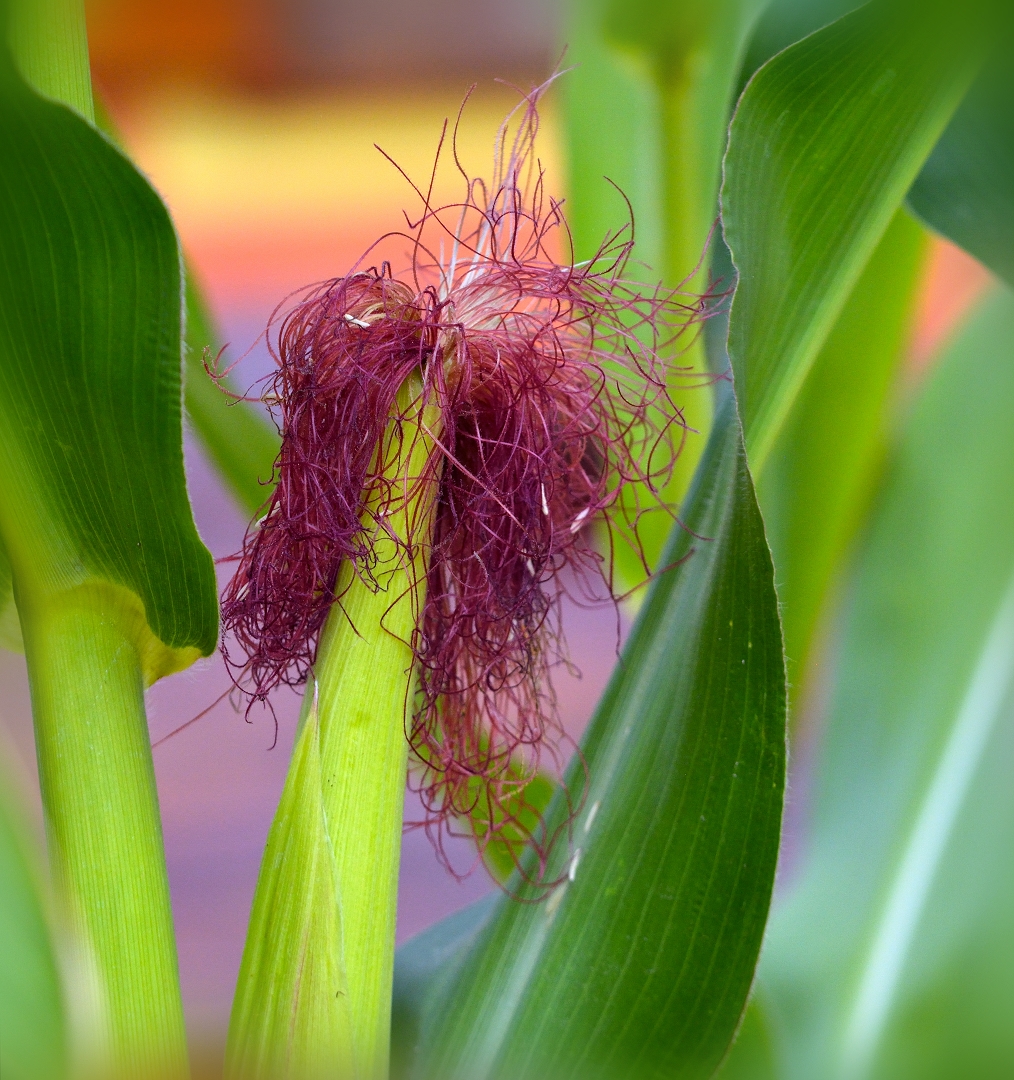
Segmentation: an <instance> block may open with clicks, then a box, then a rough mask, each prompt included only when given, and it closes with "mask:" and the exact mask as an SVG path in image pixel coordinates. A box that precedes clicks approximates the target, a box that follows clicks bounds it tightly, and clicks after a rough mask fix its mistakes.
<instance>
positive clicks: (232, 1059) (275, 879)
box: [228, 708, 368, 1080]
mask: <svg viewBox="0 0 1014 1080" xmlns="http://www.w3.org/2000/svg"><path fill="white" fill-rule="evenodd" d="M363 869H364V873H366V872H368V868H366V867H364V868H363ZM353 1060H354V1055H353V1049H352V1013H351V1010H350V1008H349V1000H348V984H347V980H346V976H345V966H344V963H343V961H342V927H341V899H340V895H339V892H338V878H337V871H336V867H335V860H334V854H333V852H332V849H331V841H330V839H329V837H328V831H327V822H326V820H325V816H324V800H323V796H322V776H321V760H320V725H319V722H318V719H317V710H316V708H311V710H310V714H309V717H308V719H307V722H306V723H304V724H303V727H302V731H301V732H300V735H299V738H298V740H297V742H296V746H295V749H294V750H293V754H292V764H291V765H290V767H289V773H288V776H287V777H286V780H285V788H284V790H283V791H282V798H281V800H280V802H279V804H278V810H277V811H276V813H275V818H274V821H273V822H272V824H271V830H270V832H269V833H268V841H267V846H266V847H265V850H264V859H263V861H262V863H261V872H260V877H259V879H258V882H257V894H256V902H255V903H254V906H253V911H252V912H251V916H250V928H249V931H248V935H247V945H246V948H245V950H244V952H243V962H242V965H241V967H240V971H239V980H238V982H237V986H236V999H235V1002H234V1003H233V1012H232V1021H231V1023H230V1026H229V1051H228V1066H229V1072H228V1075H229V1076H233V1077H237V1078H238V1080H259V1078H264V1080H284V1078H286V1077H291V1078H293V1080H314V1078H316V1077H321V1078H323V1077H325V1076H336V1075H337V1076H341V1077H344V1076H351V1075H353Z"/></svg>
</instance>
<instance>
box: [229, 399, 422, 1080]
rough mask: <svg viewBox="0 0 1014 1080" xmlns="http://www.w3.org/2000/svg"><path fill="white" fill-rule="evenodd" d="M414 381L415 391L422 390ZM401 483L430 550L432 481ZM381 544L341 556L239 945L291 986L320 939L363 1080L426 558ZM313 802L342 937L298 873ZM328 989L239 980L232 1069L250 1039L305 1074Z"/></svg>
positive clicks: (407, 528) (373, 1033) (414, 449)
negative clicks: (320, 913) (273, 992)
mask: <svg viewBox="0 0 1014 1080" xmlns="http://www.w3.org/2000/svg"><path fill="white" fill-rule="evenodd" d="M413 383H416V380H413ZM411 389H412V390H413V391H414V392H416V393H417V392H418V385H417V384H416V385H414V386H413V387H411ZM407 393H408V389H406V390H404V391H403V393H402V395H400V397H399V401H400V402H401V407H404V400H405V399H406V396H407ZM405 429H406V450H405V453H404V455H403V457H402V459H401V460H400V461H399V462H397V464H396V466H395V467H396V469H397V470H398V474H399V475H402V476H403V477H408V478H418V477H419V476H421V474H422V473H423V471H424V464H425V461H426V458H427V456H428V453H429V449H430V445H431V444H430V441H429V439H428V438H427V437H426V436H424V435H422V434H420V430H421V429H420V428H419V427H417V426H416V425H414V424H412V423H407V424H406V425H405ZM406 485H407V487H408V489H409V490H408V492H407V494H408V495H410V496H411V497H410V498H407V499H406V500H405V502H404V504H403V505H402V507H401V508H400V509H398V510H397V511H396V512H392V514H391V516H390V518H389V519H388V524H389V525H390V528H391V531H392V533H393V534H394V535H395V536H398V537H406V536H411V537H413V539H415V540H421V541H424V546H425V541H427V540H428V532H429V528H430V521H429V515H430V511H431V506H432V497H433V494H434V493H433V491H432V488H431V487H430V486H428V485H422V484H418V483H413V482H412V481H411V480H407V481H406ZM374 552H375V555H376V565H375V566H374V568H373V571H372V577H373V581H371V582H369V583H367V582H366V581H363V580H361V579H360V578H359V577H358V576H353V574H352V570H351V567H349V566H348V565H346V567H345V568H344V570H343V576H342V578H341V580H340V581H339V584H338V588H337V593H338V595H339V596H340V598H341V599H340V603H336V604H335V605H334V607H333V608H332V611H331V614H330V616H329V618H328V621H327V623H326V624H325V627H324V631H323V635H322V639H321V643H320V647H319V650H318V656H317V663H316V665H315V673H314V674H315V681H314V682H312V683H311V684H310V685H309V686H308V688H307V697H308V701H307V705H306V707H305V708H304V715H305V717H306V719H305V722H304V724H303V729H302V731H301V733H300V735H299V741H298V743H297V752H296V754H295V755H294V758H293V763H292V766H291V767H290V776H289V779H288V781H287V782H286V793H285V795H284V796H283V799H282V805H281V806H280V807H279V810H278V816H276V819H275V825H274V826H273V829H272V837H273V838H274V837H276V836H278V837H279V840H278V843H275V842H274V839H273V840H272V842H271V843H269V850H268V852H267V853H266V854H265V861H264V867H263V868H262V871H261V878H260V880H259V881H258V885H257V893H256V896H255V898H254V906H253V914H252V916H251V922H250V930H249V934H248V938H247V944H246V952H245V954H244V971H248V970H252V965H253V964H254V960H253V958H254V957H256V965H257V971H258V975H257V979H258V980H263V985H270V984H271V983H272V981H278V982H279V983H280V984H281V985H282V986H292V985H293V984H294V979H295V977H296V972H295V968H296V964H297V962H298V959H299V956H300V955H301V954H300V952H299V948H298V942H301V941H303V940H304V939H308V936H311V935H312V936H313V940H312V943H311V944H310V945H309V946H308V948H309V949H310V951H313V952H316V951H319V950H330V953H331V960H330V961H329V963H331V964H332V965H333V966H334V968H335V970H337V969H338V967H342V968H343V969H344V972H345V980H346V987H347V993H348V998H347V1011H348V1018H349V1023H350V1025H351V1041H352V1055H353V1059H354V1060H353V1062H352V1064H351V1065H348V1066H347V1070H346V1072H345V1073H341V1072H338V1071H336V1072H334V1073H332V1075H337V1076H343V1075H348V1076H352V1075H354V1076H356V1077H358V1078H362V1080H373V1078H379V1077H384V1076H386V1074H387V1063H388V1057H389V1052H390V1032H391V983H392V978H393V970H394V929H395V916H396V912H397V895H398V865H399V860H400V854H401V828H402V814H403V804H404V798H405V778H406V771H407V767H408V742H407V739H406V733H405V724H406V710H407V709H408V708H409V706H410V702H411V696H412V666H413V654H412V650H411V647H410V645H409V642H410V641H411V638H412V632H413V629H414V627H415V624H416V620H417V617H418V615H419V612H420V610H421V607H422V604H423V601H424V587H423V583H422V577H421V574H422V569H423V567H422V564H421V561H418V559H417V561H416V563H415V564H411V563H410V562H409V557H408V556H407V555H406V553H405V550H404V547H403V546H402V545H401V544H400V543H398V542H396V541H395V540H394V539H393V538H392V536H391V535H389V534H388V533H387V532H385V531H382V530H380V531H378V535H377V537H376V539H375V541H374ZM314 725H316V727H317V729H318V736H317V737H318V739H319V774H318V773H316V772H315V771H314V770H312V769H310V768H308V767H306V766H305V765H304V764H303V757H304V755H305V754H306V753H308V751H306V750H305V742H306V740H307V738H308V734H307V733H308V732H309V731H310V730H312V729H313V727H314ZM297 772H298V773H299V775H298V777H297V778H294V776H293V774H295V773H297ZM301 802H302V803H305V805H304V806H303V809H301V810H300V811H298V813H299V815H300V817H299V821H301V822H302V823H303V824H302V826H301V828H302V831H301V832H300V831H298V830H296V829H295V828H293V829H291V830H290V831H289V832H288V834H287V835H285V836H284V842H283V836H282V832H281V828H282V827H281V825H280V824H279V822H280V820H281V818H282V817H283V815H289V814H296V813H297V811H296V810H294V809H293V807H294V806H295V804H297V803H301ZM307 807H310V808H312V807H322V810H323V820H324V822H325V823H326V830H327V839H328V842H329V845H330V848H329V850H330V852H331V857H332V858H333V872H334V880H335V881H336V882H337V894H338V906H339V907H340V910H341V933H340V938H339V937H338V936H337V935H335V934H334V933H331V932H330V931H329V930H328V928H327V927H326V926H325V925H324V924H321V923H316V922H313V921H312V919H313V916H312V904H311V902H310V899H309V898H310V897H311V895H312V894H313V892H314V890H315V889H319V888H321V887H322V886H321V885H320V883H319V881H318V880H317V878H316V877H315V876H314V873H313V872H311V870H310V869H309V864H308V863H307V864H306V865H305V866H303V869H302V871H300V869H299V868H300V865H301V859H300V857H299V855H298V854H295V853H296V852H299V851H303V852H305V851H308V850H309V849H310V847H311V846H312V845H313V844H317V843H319V841H318V840H317V839H314V837H315V836H316V831H315V830H317V829H318V824H317V822H318V820H319V818H318V816H317V811H316V810H310V809H307ZM290 859H291V860H292V869H291V871H287V872H289V873H290V875H291V876H290V877H289V878H288V886H287V889H288V890H290V893H289V894H288V895H289V899H288V900H287V901H286V904H287V905H288V907H287V910H290V911H291V912H293V913H297V912H299V911H302V912H303V914H302V921H300V919H298V918H295V917H292V918H288V921H287V923H286V925H285V927H284V928H283V929H284V933H283V932H282V929H280V928H279V926H278V924H277V923H275V922H273V921H272V919H271V917H270V916H269V915H268V914H266V912H269V911H270V909H271V908H272V905H273V904H275V903H276V902H277V901H276V899H275V891H274V890H275V886H274V884H273V883H274V881H275V879H276V877H277V876H278V875H280V874H281V873H282V871H281V869H279V860H290ZM286 865H287V864H286ZM292 894H297V895H298V896H299V897H302V899H297V897H296V895H292ZM300 905H302V907H300ZM246 977H247V978H249V977H250V976H246ZM329 992H330V989H329V987H327V986H325V984H323V983H320V984H316V985H315V988H314V989H313V990H312V992H308V991H307V990H306V988H305V987H304V988H303V992H301V993H300V994H299V996H298V999H292V998H291V997H290V998H284V997H282V998H278V999H269V998H267V997H265V995H264V994H256V995H254V997H253V999H251V1000H250V1001H249V1003H248V1001H247V997H248V995H250V994H252V990H251V989H249V988H244V987H241V994H240V995H239V996H238V997H237V1003H236V1007H235V1009H234V1012H233V1018H232V1026H231V1031H230V1068H231V1069H232V1075H234V1076H237V1077H242V1078H243V1080H245V1078H246V1077H247V1076H251V1075H252V1076H254V1077H259V1076H261V1075H269V1074H266V1073H260V1072H257V1071H254V1072H247V1073H243V1072H241V1071H238V1070H239V1068H240V1066H241V1065H243V1064H245V1063H247V1062H248V1061H249V1060H251V1054H252V1053H253V1051H252V1050H251V1047H254V1046H256V1047H257V1048H258V1050H257V1053H258V1054H259V1055H260V1056H259V1058H258V1060H259V1061H264V1062H267V1061H270V1062H272V1063H278V1064H279V1068H278V1070H277V1071H276V1072H275V1073H273V1074H270V1075H272V1076H273V1077H275V1076H277V1077H283V1078H287V1077H291V1078H292V1080H296V1078H297V1077H298V1078H299V1080H302V1077H303V1076H304V1075H305V1074H304V1073H303V1072H299V1071H298V1069H296V1067H295V1065H291V1066H289V1065H286V1066H285V1067H284V1068H283V1067H281V1063H282V1061H283V1057H282V1053H281V1051H282V1048H283V1046H284V1047H287V1052H288V1054H289V1057H288V1058H286V1059H284V1060H285V1061H288V1062H293V1063H295V1062H297V1061H299V1060H302V1058H301V1055H304V1056H305V1055H306V1054H307V1053H308V1049H307V1048H306V1047H301V1046H296V1045H295V1043H294V1041H293V1040H298V1039H301V1038H303V1037H304V1036H305V1037H306V1038H309V1033H310V1032H311V1030H312V1026H311V1024H310V1022H309V1021H308V1020H307V1019H306V1016H307V1014H310V1015H319V1013H320V1011H321V1010H322V1009H323V1008H324V1007H325V1005H326V1004H327V1003H326V1002H324V1001H322V1000H318V999H316V998H315V997H314V994H318V995H322V994H325V993H329ZM285 1016H288V1017H291V1022H292V1024H293V1029H292V1030H293V1032H294V1034H292V1035H291V1036H290V1035H287V1034H286V1029H285V1027H284V1024H283V1023H282V1021H283V1019H284V1017H285ZM286 1040H288V1041H287V1042H286ZM269 1042H270V1043H271V1045H268V1043H269Z"/></svg>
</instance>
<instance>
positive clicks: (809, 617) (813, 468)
mask: <svg viewBox="0 0 1014 1080" xmlns="http://www.w3.org/2000/svg"><path fill="white" fill-rule="evenodd" d="M926 252H927V243H926V232H925V230H924V229H922V228H921V227H920V226H919V225H918V224H917V223H916V222H915V221H913V219H912V218H911V217H910V216H909V215H908V214H906V213H905V212H904V211H903V210H901V211H899V212H898V213H897V214H896V215H895V218H894V221H893V222H892V223H891V225H890V226H889V227H888V229H887V232H886V233H885V234H884V237H883V239H882V240H881V241H880V244H879V246H878V247H877V249H876V251H875V252H874V253H873V256H872V257H871V259H870V261H869V262H868V263H867V265H866V269H865V270H864V271H863V274H862V276H861V277H860V279H859V281H858V283H857V284H856V286H855V288H854V289H853V290H852V293H851V295H850V296H849V298H848V300H847V302H846V304H845V307H844V309H843V310H842V312H841V314H840V315H839V316H838V320H837V322H836V323H835V324H834V327H833V329H832V330H831V332H830V334H829V335H828V337H827V340H826V341H825V343H824V347H823V348H822V349H821V351H820V353H819V354H818V355H817V357H816V359H815V360H814V363H813V367H812V369H811V370H810V373H809V375H808V376H807V378H806V382H805V383H804V384H803V387H802V390H801V391H800V393H799V396H798V397H797V398H796V401H795V403H794V405H793V407H792V410H791V412H790V413H789V416H788V419H787V420H786V422H785V426H784V427H783V428H782V430H781V433H780V435H779V437H778V439H777V441H776V442H775V444H774V448H773V449H772V451H771V455H770V457H769V458H768V461H767V465H766V466H765V469H764V471H763V473H762V475H761V478H760V481H759V483H758V485H757V498H758V500H759V502H760V505H761V510H762V511H763V513H764V524H765V526H766V528H767V534H768V539H769V540H770V542H771V551H772V555H773V557H774V563H775V568H776V573H775V577H776V580H777V583H778V598H779V600H780V601H781V604H782V625H783V628H784V631H785V652H786V655H787V657H788V660H789V683H790V685H797V686H798V685H799V682H800V680H801V679H802V678H805V674H806V662H807V657H808V655H809V649H810V644H811V639H812V636H813V632H814V626H815V624H816V622H817V618H818V616H819V615H820V613H821V610H822V608H823V605H824V603H825V598H826V596H827V593H828V590H829V588H830V586H831V584H832V582H833V581H834V579H835V577H836V573H837V572H838V570H839V568H840V567H841V565H842V561H843V559H844V558H845V556H846V553H847V552H848V550H849V547H850V543H851V541H852V539H853V537H854V536H855V533H856V530H857V528H858V527H859V525H860V524H861V522H862V521H863V519H864V517H865V513H866V509H867V507H868V504H869V499H870V495H871V492H872V489H873V486H874V483H875V480H876V479H877V474H878V472H879V468H880V466H881V464H882V461H883V456H884V454H885V452H886V444H887V437H888V432H889V425H890V420H891V417H892V415H893V409H892V408H891V406H892V405H893V404H894V397H895V393H896V392H897V390H898V375H899V368H900V366H901V364H902V363H903V361H904V358H905V350H906V347H907V345H908V336H909V335H908V332H909V330H910V328H911V325H912V321H913V318H914V312H913V307H914V303H915V301H916V300H917V298H918V286H919V284H920V283H921V281H922V273H923V268H924V265H925V255H926Z"/></svg>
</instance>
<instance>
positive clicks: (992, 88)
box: [908, 33, 1014, 284]
mask: <svg viewBox="0 0 1014 1080" xmlns="http://www.w3.org/2000/svg"><path fill="white" fill-rule="evenodd" d="M1011 56H1012V48H1011V40H1010V35H1009V33H1008V34H1007V35H1006V37H1005V38H1004V40H1003V43H1002V47H1001V48H998V49H997V50H996V52H995V55H994V57H993V59H992V62H991V63H990V64H989V65H988V66H987V67H986V69H985V70H984V71H983V72H982V74H981V75H980V77H979V78H978V79H977V80H976V83H975V85H974V86H973V87H972V89H971V90H970V91H969V94H968V98H967V99H966V100H965V101H964V102H963V103H962V105H961V108H960V109H959V110H958V111H957V113H956V114H955V116H954V119H953V120H952V121H951V122H950V124H949V125H948V126H947V130H946V131H945V132H944V133H943V136H942V137H941V139H940V141H939V142H938V143H937V145H936V147H935V149H934V150H933V153H932V154H931V155H930V157H929V160H928V161H927V162H926V164H925V165H924V166H923V169H922V172H921V173H920V174H919V177H918V179H917V180H916V182H915V183H914V184H913V186H912V190H911V191H910V192H909V194H908V202H909V205H910V206H911V207H912V209H913V210H914V211H915V213H917V214H918V215H919V216H920V217H921V218H922V219H923V220H924V221H925V222H926V223H927V224H928V225H929V226H930V227H931V228H933V229H936V230H937V232H941V233H943V234H944V236H946V237H948V239H950V240H953V241H954V243H956V244H960V245H961V247H963V248H964V249H965V250H966V251H967V252H969V253H970V254H971V255H974V256H975V257H976V258H977V259H979V260H981V261H982V262H983V263H985V264H986V266H988V267H989V268H990V269H991V270H993V271H994V272H995V273H996V274H999V276H1000V277H1002V278H1003V279H1004V280H1005V281H1007V282H1008V283H1009V284H1014V79H1012V78H1011Z"/></svg>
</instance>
